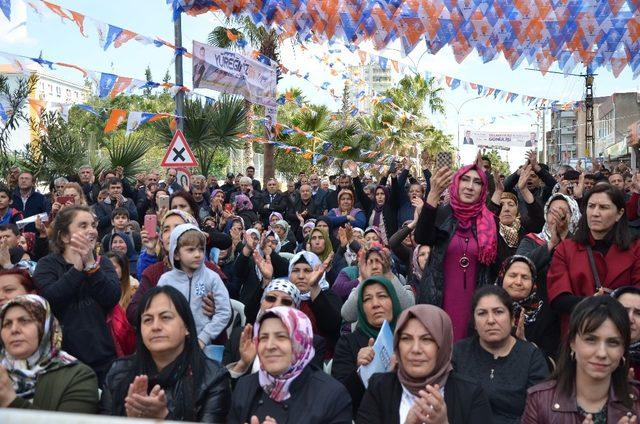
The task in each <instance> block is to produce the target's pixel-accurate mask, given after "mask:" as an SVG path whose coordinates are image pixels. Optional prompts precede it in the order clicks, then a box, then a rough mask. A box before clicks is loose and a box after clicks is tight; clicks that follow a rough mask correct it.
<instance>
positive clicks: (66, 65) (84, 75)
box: [56, 62, 89, 78]
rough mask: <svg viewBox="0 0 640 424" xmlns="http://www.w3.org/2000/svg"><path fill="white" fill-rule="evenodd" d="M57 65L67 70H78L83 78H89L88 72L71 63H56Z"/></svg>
mask: <svg viewBox="0 0 640 424" xmlns="http://www.w3.org/2000/svg"><path fill="white" fill-rule="evenodd" d="M56 65H58V66H64V67H65V68H73V69H77V70H78V71H80V72H82V76H83V77H84V78H86V77H87V75H89V73H88V72H87V71H85V70H84V69H82V68H81V67H79V66H77V65H72V64H70V63H64V62H56Z"/></svg>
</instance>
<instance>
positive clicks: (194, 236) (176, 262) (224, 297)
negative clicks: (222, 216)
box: [158, 224, 231, 347]
mask: <svg viewBox="0 0 640 424" xmlns="http://www.w3.org/2000/svg"><path fill="white" fill-rule="evenodd" d="M206 242H207V240H206V234H205V233H203V232H202V231H200V229H199V228H198V227H197V226H195V225H193V224H182V225H178V226H177V227H176V228H174V229H173V231H171V236H170V239H169V261H170V262H171V265H172V266H173V269H172V270H171V271H168V272H165V273H164V274H162V277H160V280H159V281H158V286H172V287H174V288H176V289H178V290H179V291H180V292H181V293H182V294H183V295H184V297H185V298H187V300H188V301H189V305H190V306H191V312H192V313H193V318H194V319H195V322H196V329H197V330H198V341H199V343H200V347H204V346H206V345H209V344H211V343H212V342H213V341H214V340H215V339H216V338H218V336H219V335H220V334H221V333H222V332H223V331H224V329H225V328H226V327H227V324H228V323H229V320H230V319H231V303H230V301H229V292H228V291H227V288H226V287H225V285H224V283H223V282H222V279H221V278H220V276H219V275H218V274H216V273H215V272H214V271H212V270H210V269H209V268H207V267H206V266H205V265H204V260H205V248H206ZM208 293H213V299H214V303H215V314H214V315H213V316H212V317H211V318H209V317H208V316H207V315H205V314H204V312H203V310H202V298H203V297H205V296H206V295H207V294H208Z"/></svg>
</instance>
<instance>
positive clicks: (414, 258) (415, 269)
mask: <svg viewBox="0 0 640 424" xmlns="http://www.w3.org/2000/svg"><path fill="white" fill-rule="evenodd" d="M424 246H426V245H424V244H418V245H416V247H415V248H414V249H413V253H412V254H411V272H412V273H413V275H414V276H415V278H416V281H420V280H422V274H423V273H424V269H421V268H420V264H419V263H418V256H419V255H420V249H422V248H423V247H424ZM429 253H431V252H429ZM426 266H427V265H426V264H425V268H426Z"/></svg>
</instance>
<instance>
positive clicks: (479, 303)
mask: <svg viewBox="0 0 640 424" xmlns="http://www.w3.org/2000/svg"><path fill="white" fill-rule="evenodd" d="M419 165H420V166H419V167H418V171H417V172H416V171H415V170H413V166H412V161H410V160H408V159H406V160H404V161H402V162H398V163H394V164H393V166H390V167H388V168H387V170H386V171H385V172H384V173H383V174H382V175H376V176H375V177H374V176H371V175H366V174H364V173H362V171H361V169H359V167H358V165H357V164H356V163H354V162H351V163H347V164H346V165H345V166H344V169H343V171H342V173H341V174H339V175H332V176H321V175H318V174H310V175H307V174H306V173H300V175H299V176H298V179H297V181H288V182H287V183H286V184H284V183H281V182H279V181H278V180H276V179H274V178H271V179H268V180H267V181H264V190H263V189H262V184H261V182H260V181H258V180H257V179H256V178H255V169H254V167H252V166H250V167H248V168H247V169H246V172H245V174H244V175H242V174H237V175H236V174H234V173H229V174H227V175H226V179H225V180H224V181H218V179H217V178H216V177H215V176H203V175H194V176H192V177H191V180H190V185H189V187H182V186H181V185H179V184H178V182H177V181H176V177H177V171H176V170H175V169H168V170H167V171H166V173H163V174H164V175H160V173H159V172H158V171H157V170H150V171H149V172H146V173H144V174H139V175H135V176H129V175H124V173H123V169H122V168H117V169H115V170H106V171H102V172H100V173H99V175H96V174H95V172H94V169H92V168H91V166H83V167H81V168H80V169H79V170H78V174H77V175H67V176H60V177H59V178H56V179H55V180H54V181H50V182H46V183H49V187H48V189H49V192H48V193H47V194H43V193H41V191H42V192H46V191H47V190H46V189H45V190H41V188H42V187H41V186H40V185H39V184H38V182H37V181H35V179H34V177H33V175H32V174H30V173H29V172H26V171H23V170H21V169H20V168H19V167H12V168H11V169H10V170H9V172H8V174H7V176H6V178H5V181H4V182H2V183H0V266H1V269H0V348H1V350H0V408H26V409H36V410H47V411H63V412H76V413H86V414H104V415H112V416H122V417H136V418H152V419H160V420H162V419H167V420H177V421H197V422H212V423H233V424H235V423H240V424H244V423H248V424H274V423H280V424H284V423H287V422H295V423H309V424H314V423H317V424H320V423H351V422H356V423H367V424H369V423H381V424H382V423H385V424H386V423H399V424H420V423H433V424H443V423H452V424H453V423H482V424H486V423H497V424H502V423H505V424H506V423H519V422H523V423H595V424H599V423H635V422H637V416H638V411H639V408H640V400H639V399H638V396H639V395H640V392H639V387H638V385H637V384H640V383H638V382H637V379H638V378H639V377H640V241H638V240H637V235H638V234H640V215H639V202H640V176H638V175H635V176H633V175H632V174H631V173H630V170H628V168H627V167H626V166H624V165H622V164H620V165H618V166H616V167H615V168H614V169H612V170H608V169H606V168H605V167H604V166H599V167H598V169H592V170H582V169H580V167H578V169H574V168H572V167H570V166H568V165H563V166H561V167H560V168H559V169H558V170H557V172H553V173H552V172H551V170H550V169H549V167H548V166H546V165H545V164H542V163H539V162H538V160H537V156H536V153H535V152H533V151H532V152H529V153H528V154H527V155H526V161H525V163H524V164H522V166H520V167H519V168H518V170H517V171H516V172H514V173H512V174H511V175H506V176H504V175H499V174H498V173H497V172H495V170H493V169H492V164H491V161H490V160H489V158H488V157H483V156H482V155H481V154H478V157H477V159H476V161H475V162H474V163H472V164H470V165H466V166H462V167H461V168H460V169H458V170H454V169H451V168H449V167H441V168H439V169H436V168H435V166H434V162H433V161H432V160H431V158H430V157H429V155H427V154H424V155H423V156H422V157H421V160H420V163H419ZM387 326H388V327H389V328H390V330H391V333H389V334H392V335H393V336H392V338H393V340H392V350H393V352H392V353H393V354H392V355H391V356H390V357H388V358H376V354H378V355H381V353H380V352H381V351H380V350H377V349H376V346H377V345H376V343H377V342H378V341H380V343H383V338H384V336H385V334H386V333H385V331H386V332H388V330H387V329H386V328H387ZM390 338H391V336H389V340H391V339H390ZM389 344H391V342H389ZM376 352H378V353H376ZM374 361H375V362H376V364H377V366H382V367H383V369H385V370H386V372H382V373H376V374H373V375H372V376H371V377H370V378H369V377H365V372H364V370H366V369H368V367H369V366H370V365H372V364H373V363H374ZM381 364H382V365H381Z"/></svg>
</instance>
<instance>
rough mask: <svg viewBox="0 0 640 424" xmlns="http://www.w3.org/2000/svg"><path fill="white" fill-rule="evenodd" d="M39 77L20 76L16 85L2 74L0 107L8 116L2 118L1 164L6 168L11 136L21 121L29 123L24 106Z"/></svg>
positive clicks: (0, 127) (0, 119) (0, 138)
mask: <svg viewBox="0 0 640 424" xmlns="http://www.w3.org/2000/svg"><path fill="white" fill-rule="evenodd" d="M37 83H38V77H37V76H36V75H35V74H32V75H31V76H29V77H28V78H18V79H17V81H16V83H15V85H14V87H13V88H12V87H11V86H10V84H9V78H8V77H7V76H6V75H2V74H0V100H1V101H0V103H1V104H0V107H2V109H3V110H4V113H5V114H6V116H7V118H6V119H4V118H0V159H1V161H0V164H1V165H2V166H3V168H4V169H6V168H7V165H8V163H9V162H10V161H9V159H10V155H9V151H8V150H9V149H8V145H7V144H8V142H9V136H10V135H11V132H13V131H14V130H15V129H16V128H18V126H19V125H20V123H21V122H23V123H28V122H29V117H28V112H27V109H26V108H25V107H24V106H25V104H26V101H27V98H28V97H29V95H30V94H31V93H33V91H34V90H35V88H36V85H37Z"/></svg>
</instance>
